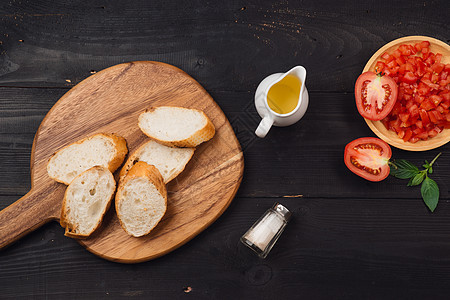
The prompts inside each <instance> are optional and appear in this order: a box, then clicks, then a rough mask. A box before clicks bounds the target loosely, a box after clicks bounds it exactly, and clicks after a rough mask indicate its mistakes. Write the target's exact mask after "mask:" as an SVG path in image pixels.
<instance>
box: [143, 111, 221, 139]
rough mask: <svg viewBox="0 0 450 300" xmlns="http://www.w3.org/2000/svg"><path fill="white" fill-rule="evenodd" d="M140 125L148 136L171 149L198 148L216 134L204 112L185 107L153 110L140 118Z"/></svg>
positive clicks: (144, 113)
mask: <svg viewBox="0 0 450 300" xmlns="http://www.w3.org/2000/svg"><path fill="white" fill-rule="evenodd" d="M138 125H139V128H141V130H142V132H144V133H145V134H146V135H147V136H149V137H150V138H152V139H154V140H156V141H157V142H158V143H161V144H164V145H167V146H171V147H196V146H197V145H199V144H201V143H203V142H205V141H208V140H210V139H211V138H212V137H213V136H214V133H215V129H214V125H213V123H212V122H211V120H210V119H209V118H208V117H207V116H206V115H205V113H204V112H202V111H200V110H196V109H190V108H183V107H171V106H159V107H155V108H151V109H149V110H147V111H145V112H143V113H142V114H141V115H140V116H139V122H138Z"/></svg>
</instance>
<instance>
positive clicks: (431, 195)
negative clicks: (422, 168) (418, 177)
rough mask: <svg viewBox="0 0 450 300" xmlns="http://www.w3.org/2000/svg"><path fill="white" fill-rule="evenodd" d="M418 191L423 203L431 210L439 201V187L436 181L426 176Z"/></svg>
mask: <svg viewBox="0 0 450 300" xmlns="http://www.w3.org/2000/svg"><path fill="white" fill-rule="evenodd" d="M420 193H421V194H422V199H423V201H424V202H425V204H426V205H427V206H428V208H429V209H430V210H431V212H433V211H434V209H435V208H436V206H437V204H438V201H439V187H438V185H437V183H436V182H435V181H434V180H433V179H431V178H429V177H428V176H427V177H426V178H425V180H424V181H423V183H422V187H421V188H420Z"/></svg>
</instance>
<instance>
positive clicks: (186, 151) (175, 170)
mask: <svg viewBox="0 0 450 300" xmlns="http://www.w3.org/2000/svg"><path fill="white" fill-rule="evenodd" d="M194 151H195V148H173V147H168V146H164V145H161V144H159V143H157V142H155V141H153V140H150V141H148V142H146V143H145V144H143V145H142V146H140V147H139V148H138V149H137V150H136V151H134V152H133V153H132V154H131V155H130V156H129V157H128V159H127V161H126V162H125V164H124V165H123V167H122V169H121V170H120V180H123V178H124V177H125V175H127V173H128V171H129V170H130V169H131V167H133V165H134V164H135V163H136V162H138V161H143V162H146V163H147V164H149V165H153V166H155V167H156V168H157V169H158V171H159V172H160V173H161V175H162V177H163V179H164V183H168V182H169V181H171V180H172V179H174V178H175V177H177V176H178V174H180V173H181V172H182V171H183V170H184V168H185V166H186V164H187V163H188V162H189V160H190V159H191V157H192V155H193V154H194Z"/></svg>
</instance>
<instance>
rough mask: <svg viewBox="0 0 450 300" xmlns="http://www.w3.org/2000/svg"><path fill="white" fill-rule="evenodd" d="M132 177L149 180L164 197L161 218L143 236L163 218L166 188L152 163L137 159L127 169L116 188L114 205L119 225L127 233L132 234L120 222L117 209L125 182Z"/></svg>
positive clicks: (165, 207) (165, 206) (165, 209)
mask: <svg viewBox="0 0 450 300" xmlns="http://www.w3.org/2000/svg"><path fill="white" fill-rule="evenodd" d="M134 178H144V179H146V180H148V181H150V182H151V183H152V184H153V185H154V186H155V187H156V189H157V190H158V192H159V193H160V194H161V195H162V196H163V198H164V213H163V214H162V215H161V218H160V219H159V220H158V222H156V223H155V225H154V226H153V227H151V228H149V229H148V230H147V232H146V233H145V234H144V236H145V235H147V234H149V233H150V232H151V231H152V230H153V228H155V227H156V226H157V225H158V223H159V222H160V221H161V219H162V218H163V216H164V214H165V213H166V211H167V189H166V185H165V184H164V179H163V177H162V175H161V173H159V171H158V169H157V168H156V167H155V166H153V165H149V164H147V163H146V162H143V161H138V162H137V163H136V164H135V165H134V166H133V167H132V168H131V169H130V170H129V171H128V173H127V174H126V176H125V177H124V178H123V180H122V181H120V183H119V187H118V188H117V192H116V199H115V200H116V201H115V207H116V212H117V216H118V218H119V222H120V225H121V226H122V228H123V229H124V230H125V231H126V232H127V233H128V234H129V235H133V234H132V233H131V232H128V231H127V229H126V226H125V224H124V223H123V222H122V218H121V215H120V210H119V203H120V201H121V199H120V195H121V194H122V191H123V189H124V186H125V185H126V184H127V182H128V181H130V180H132V179H134Z"/></svg>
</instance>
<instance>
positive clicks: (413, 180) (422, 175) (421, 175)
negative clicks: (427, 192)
mask: <svg viewBox="0 0 450 300" xmlns="http://www.w3.org/2000/svg"><path fill="white" fill-rule="evenodd" d="M424 178H425V173H424V172H420V173H419V174H417V175H416V176H414V177H413V178H411V180H410V181H409V182H408V184H407V186H415V185H419V184H421V183H422V181H423V179H424Z"/></svg>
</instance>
